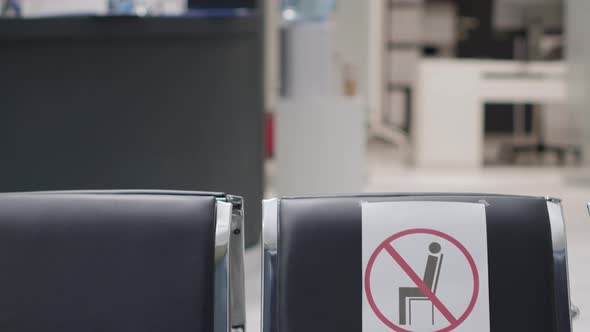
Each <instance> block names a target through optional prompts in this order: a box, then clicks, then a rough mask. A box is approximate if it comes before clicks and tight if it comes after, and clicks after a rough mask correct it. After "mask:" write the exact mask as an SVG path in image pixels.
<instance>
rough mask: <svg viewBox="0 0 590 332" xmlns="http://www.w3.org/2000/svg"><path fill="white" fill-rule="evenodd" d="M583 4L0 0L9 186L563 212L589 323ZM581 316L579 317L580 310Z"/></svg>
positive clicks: (250, 280)
mask: <svg viewBox="0 0 590 332" xmlns="http://www.w3.org/2000/svg"><path fill="white" fill-rule="evenodd" d="M589 13H590V2H589V1H588V0H477V1H473V0H366V1H361V0H280V1H279V0H59V1H56V0H0V114H1V121H0V151H2V154H1V156H2V159H1V163H0V171H1V174H3V176H1V177H0V191H1V192H18V191H40V190H73V189H143V188H146V189H149V188H153V189H180V190H211V191H227V192H232V193H235V194H237V195H241V196H243V197H244V200H245V201H244V202H245V206H246V217H245V237H246V247H247V250H246V262H247V265H246V293H247V299H246V302H247V324H248V325H247V326H248V329H250V330H251V331H257V330H258V329H259V327H260V324H261V321H260V312H259V298H258V295H259V293H260V281H259V273H260V272H259V270H260V257H259V256H260V253H259V251H258V250H259V238H260V220H261V218H262V208H261V204H260V201H261V200H262V199H263V198H268V197H275V196H301V195H325V194H340V193H351V192H476V193H481V192H485V193H504V194H518V195H536V196H555V197H560V198H562V199H563V200H564V213H565V217H566V220H567V237H568V241H569V258H570V266H571V268H570V275H571V276H570V278H571V279H570V282H571V292H572V300H573V301H574V302H575V303H576V304H577V305H578V306H579V307H580V308H581V309H582V315H580V317H579V318H578V319H577V320H576V321H575V322H574V329H575V330H576V331H588V330H590V315H587V314H586V315H584V313H583V311H584V309H587V308H590V266H589V265H588V264H587V261H588V260H589V259H590V242H589V240H588V239H589V238H590V220H589V216H588V212H587V211H586V207H585V206H586V202H587V201H588V200H590V109H589V108H588V106H587V105H589V104H590V93H588V91H590V90H589V89H590V38H588V32H587V31H588V29H587V28H590V23H589V21H588V19H587V17H588V14H589ZM587 310H590V309H587Z"/></svg>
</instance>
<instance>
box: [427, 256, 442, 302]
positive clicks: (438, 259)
mask: <svg viewBox="0 0 590 332" xmlns="http://www.w3.org/2000/svg"><path fill="white" fill-rule="evenodd" d="M443 257H444V256H443V254H439V255H432V254H430V255H428V258H427V259H426V269H425V271H424V277H423V278H422V280H424V283H425V284H426V286H428V288H430V290H432V291H433V292H434V293H436V285H437V283H438V278H439V277H440V268H441V266H442V258H443Z"/></svg>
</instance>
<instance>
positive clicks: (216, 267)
mask: <svg viewBox="0 0 590 332" xmlns="http://www.w3.org/2000/svg"><path fill="white" fill-rule="evenodd" d="M242 222H243V221H242V204H241V199H240V198H238V197H234V196H228V195H225V194H220V193H204V192H203V193H201V192H173V191H78V192H76V191H71V192H34V193H9V194H0V267H1V268H0V329H1V330H3V331H11V332H33V331H55V332H57V331H60V332H79V331H109V332H148V331H153V332H156V331H157V332H161V331H177V332H185V331H186V332H189V331H190V332H194V331H214V332H228V331H231V329H232V327H235V328H236V329H239V328H242V329H243V326H244V308H243V302H244V300H243V290H244V289H243V288H244V286H243V274H242V275H240V273H243V256H242V255H243V239H242V234H243V232H241V230H242V228H243V224H242Z"/></svg>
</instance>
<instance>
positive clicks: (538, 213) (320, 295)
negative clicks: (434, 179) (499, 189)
mask: <svg viewBox="0 0 590 332" xmlns="http://www.w3.org/2000/svg"><path fill="white" fill-rule="evenodd" d="M481 199H485V200H486V201H487V202H488V203H489V204H490V205H489V206H488V207H487V208H486V219H487V234H488V262H489V291H490V317H491V322H490V324H491V326H490V328H491V331H493V332H500V331H501V332H510V331H515V332H516V331H518V332H528V331H530V332H533V331H534V332H546V331H547V332H549V331H557V330H556V327H555V324H556V322H555V314H554V311H555V307H554V298H553V277H552V276H553V274H552V272H553V270H552V268H553V252H552V240H551V228H550V223H549V217H548V212H547V205H546V201H545V199H544V198H541V197H522V196H500V195H473V194H423V195H416V194H413V195H409V194H396V195H369V196H347V197H319V198H305V197H302V198H286V199H282V200H281V201H280V203H279V204H280V205H279V241H278V242H279V244H278V272H277V273H278V287H279V288H278V300H277V303H278V327H279V328H278V331H280V332H302V331H305V332H324V331H339V332H347V331H355V332H357V331H361V330H362V321H361V320H362V302H361V301H362V297H361V295H360V294H362V284H361V282H362V277H361V276H362V273H361V271H362V267H361V265H362V257H361V253H362V249H361V248H362V242H361V241H362V238H361V204H360V203H361V201H402V200H414V201H415V200H430V201H460V202H478V201H479V200H481ZM513 294H518V296H517V297H515V296H514V295H513ZM568 310H569V308H568Z"/></svg>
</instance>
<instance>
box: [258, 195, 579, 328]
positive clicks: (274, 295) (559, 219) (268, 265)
mask: <svg viewBox="0 0 590 332" xmlns="http://www.w3.org/2000/svg"><path fill="white" fill-rule="evenodd" d="M414 195H420V194H414ZM414 195H412V194H365V195H356V196H359V197H394V196H406V197H407V196H414ZM428 195H432V196H442V195H441V194H428ZM348 197H350V196H348ZM545 201H546V202H547V212H548V215H549V223H550V227H551V238H552V246H553V277H554V278H553V280H554V284H553V292H554V298H555V307H556V312H555V319H556V327H557V330H556V331H559V332H570V331H572V318H575V317H576V316H577V315H578V313H579V310H578V309H577V308H576V307H575V306H573V305H572V304H571V302H570V289H569V275H568V262H567V239H566V232H565V222H564V218H563V210H562V206H561V200H560V199H558V198H553V197H545ZM588 209H589V211H590V203H588ZM279 211H280V199H276V198H274V199H268V200H265V201H264V202H263V219H262V312H261V315H262V317H261V327H262V328H261V330H262V332H279V330H278V319H279V318H278V273H279V272H280V271H278V270H277V269H278V235H279V232H280V224H279Z"/></svg>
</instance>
